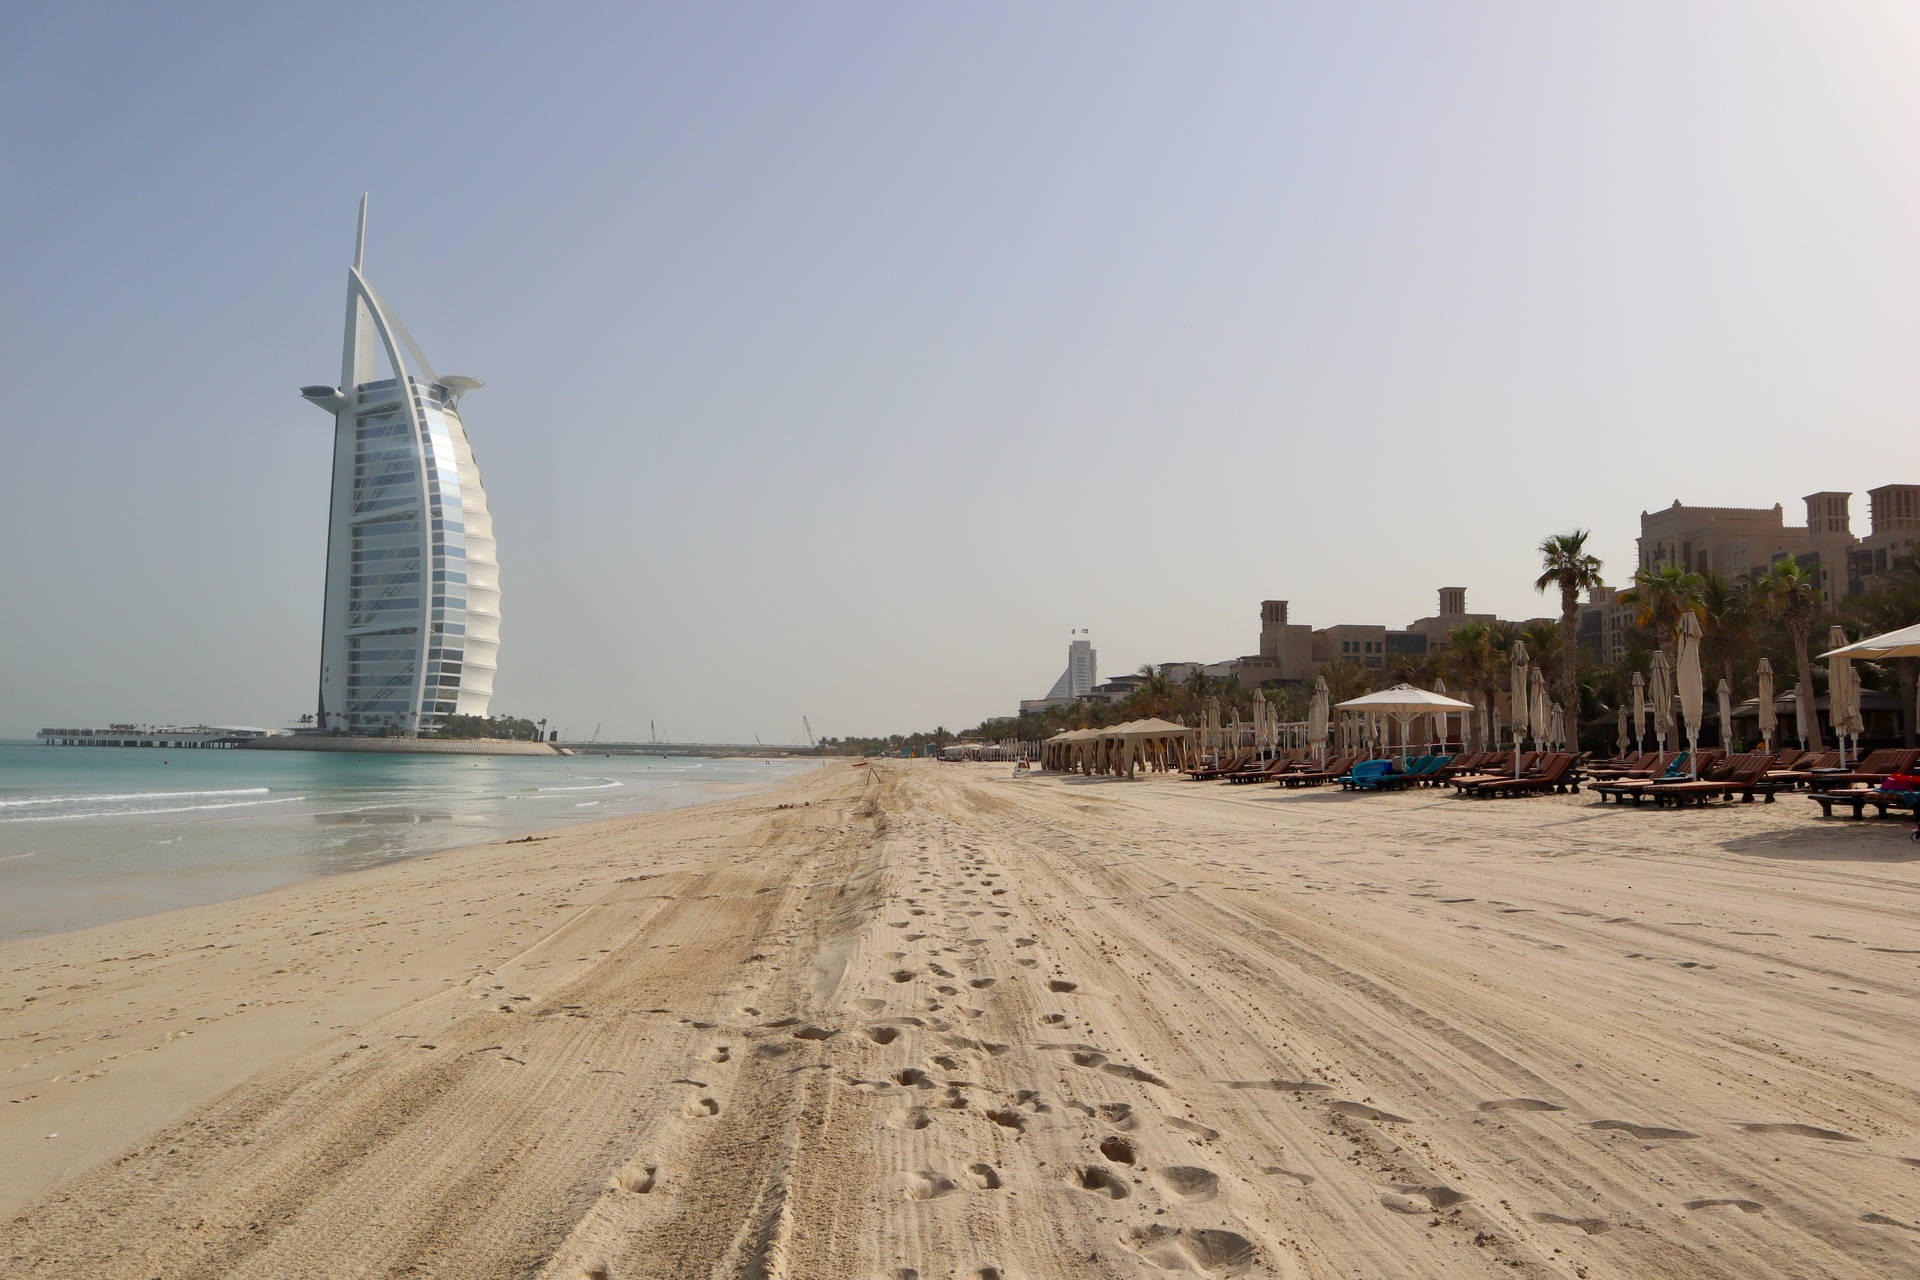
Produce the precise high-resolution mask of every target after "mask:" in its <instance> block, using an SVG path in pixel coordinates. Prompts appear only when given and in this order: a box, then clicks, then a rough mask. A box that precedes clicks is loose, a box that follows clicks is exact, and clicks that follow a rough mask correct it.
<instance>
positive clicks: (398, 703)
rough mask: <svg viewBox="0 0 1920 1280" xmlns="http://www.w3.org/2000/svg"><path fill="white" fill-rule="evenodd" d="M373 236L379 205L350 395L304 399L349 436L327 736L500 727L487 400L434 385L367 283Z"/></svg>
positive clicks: (333, 581)
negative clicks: (481, 721) (478, 437)
mask: <svg viewBox="0 0 1920 1280" xmlns="http://www.w3.org/2000/svg"><path fill="white" fill-rule="evenodd" d="M366 236H367V203H366V200H365V198H364V197H363V198H362V199H361V201H360V226H359V234H358V236H357V237H356V240H355V243H354V251H353V266H352V267H351V268H349V269H348V271H347V317H346V339H345V351H344V354H343V355H342V358H341V368H340V383H339V385H338V386H324V385H322V386H309V387H302V388H301V389H300V394H301V395H302V396H304V397H306V399H307V401H308V403H310V404H313V405H316V406H318V407H319V408H321V409H323V410H325V411H326V412H328V413H330V414H332V415H333V420H334V428H333V502H332V508H331V510H330V511H329V513H328V529H327V579H326V603H325V609H324V615H323V622H322V627H321V640H320V703H319V714H318V717H317V720H316V725H317V728H318V731H319V732H322V733H350V734H394V735H401V736H407V737H413V736H417V735H419V734H421V733H425V732H431V731H433V730H435V729H437V728H439V727H440V725H441V724H442V723H443V721H444V720H445V718H446V717H447V716H448V715H450V714H455V713H457V714H460V715H477V716H484V715H486V714H487V705H488V703H489V701H490V700H491V698H492V696H493V675H494V667H495V660H496V655H497V654H498V651H499V643H500V579H499V567H498V561H497V560H496V557H495V551H494V541H493V520H492V517H491V516H490V515H489V514H488V511H487V495H486V491H485V490H484V489H483V488H482V487H481V483H480V471H479V468H478V467H477V466H476V465H475V463H474V458H473V448H472V446H471V445H470V444H469V443H468V442H467V432H466V428H465V426H464V425H463V424H462V423H461V421H460V414H459V403H460V398H461V397H462V396H463V395H465V394H466V393H467V392H469V391H472V390H474V389H476V388H478V387H479V386H480V385H481V384H480V382H479V380H478V379H475V378H459V377H441V376H439V375H438V374H436V373H435V372H434V371H433V366H432V365H430V364H429V363H428V362H427V358H426V356H425V354H424V353H422V352H421V350H420V348H419V346H418V344H416V343H415V342H414V340H413V337H412V335H410V334H409V333H408V332H407V331H406V328H405V327H404V326H403V325H401V323H400V321H399V318H398V317H397V316H395V315H394V313H393V311H392V309H391V308H389V307H388V306H387V304H386V303H385V301H383V300H382V299H381V297H380V295H379V294H378V293H377V292H375V290H374V288H373V286H372V285H370V284H369V283H367V280H366V277H365V276H363V275H362V274H361V264H362V258H363V254H364V252H365V248H366Z"/></svg>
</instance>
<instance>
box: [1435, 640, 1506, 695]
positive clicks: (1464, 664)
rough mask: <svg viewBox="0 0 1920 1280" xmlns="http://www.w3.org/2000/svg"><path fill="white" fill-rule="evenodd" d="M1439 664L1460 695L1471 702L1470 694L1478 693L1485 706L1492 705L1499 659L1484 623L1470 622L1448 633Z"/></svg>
mask: <svg viewBox="0 0 1920 1280" xmlns="http://www.w3.org/2000/svg"><path fill="white" fill-rule="evenodd" d="M1441 666H1442V667H1443V669H1444V670H1445V671H1446V673H1447V674H1448V675H1449V676H1451V677H1452V678H1453V680H1454V682H1455V684H1456V687H1457V688H1458V689H1459V691H1460V694H1461V696H1462V697H1463V698H1465V699H1466V700H1467V701H1472V699H1473V695H1475V694H1481V695H1483V696H1484V697H1485V699H1486V705H1487V706H1489V707H1491V706H1492V705H1493V695H1494V689H1495V686H1496V684H1497V682H1498V681H1499V678H1500V672H1501V658H1500V655H1499V653H1498V652H1497V651H1496V650H1495V648H1494V637H1493V631H1492V629H1491V628H1489V627H1488V626H1487V625H1486V624H1485V623H1483V622H1469V623H1466V624H1465V625H1463V626H1458V627H1455V628H1453V629H1452V630H1451V631H1449V632H1447V647H1446V649H1445V650H1443V651H1442V654H1441Z"/></svg>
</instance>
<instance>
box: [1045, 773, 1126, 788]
mask: <svg viewBox="0 0 1920 1280" xmlns="http://www.w3.org/2000/svg"><path fill="white" fill-rule="evenodd" d="M1064 781H1065V782H1066V784H1067V785H1068V786H1070V787H1103V786H1111V785H1112V784H1114V783H1116V782H1140V781H1143V779H1142V778H1113V777H1107V776H1104V775H1100V774H1096V775H1094V776H1093V777H1091V778H1087V777H1071V778H1067V779H1064Z"/></svg>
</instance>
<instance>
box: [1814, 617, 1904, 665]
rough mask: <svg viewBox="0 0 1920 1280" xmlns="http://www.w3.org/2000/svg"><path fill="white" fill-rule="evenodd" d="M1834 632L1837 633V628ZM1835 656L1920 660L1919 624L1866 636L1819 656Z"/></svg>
mask: <svg viewBox="0 0 1920 1280" xmlns="http://www.w3.org/2000/svg"><path fill="white" fill-rule="evenodd" d="M1834 630H1836V631H1838V630H1839V628H1838V627H1836V628H1834ZM1835 654H1845V655H1846V656H1847V657H1849V658H1920V622H1916V623H1914V624H1913V625H1912V626H1910V627H1902V628H1900V629H1899V630H1898V631H1888V632H1885V633H1883V634H1881V635H1877V636H1868V637H1867V638H1866V639H1865V640H1856V641H1854V642H1853V643H1852V644H1844V643H1843V644H1842V645H1841V646H1840V647H1839V648H1837V649H1830V650H1828V651H1827V652H1826V653H1823V654H1821V655H1820V656H1821V657H1823V658H1831V657H1833V656H1834V655H1835Z"/></svg>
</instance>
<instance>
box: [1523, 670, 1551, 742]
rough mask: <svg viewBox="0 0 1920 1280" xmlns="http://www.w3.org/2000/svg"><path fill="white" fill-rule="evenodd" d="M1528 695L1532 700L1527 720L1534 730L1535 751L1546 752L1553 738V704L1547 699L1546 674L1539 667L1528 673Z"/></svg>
mask: <svg viewBox="0 0 1920 1280" xmlns="http://www.w3.org/2000/svg"><path fill="white" fill-rule="evenodd" d="M1527 693H1528V696H1529V697H1530V698H1531V700H1532V705H1531V706H1529V707H1528V708H1527V719H1528V721H1529V723H1530V724H1531V726H1532V728H1533V749H1534V750H1535V751H1544V750H1546V748H1547V746H1548V739H1550V738H1551V737H1552V736H1553V703H1552V702H1550V701H1548V699H1547V677H1546V673H1545V672H1543V671H1541V670H1540V668H1538V667H1535V668H1534V669H1533V670H1531V671H1529V672H1528V673H1527Z"/></svg>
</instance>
